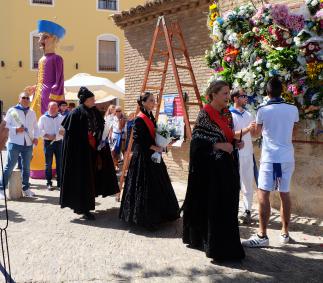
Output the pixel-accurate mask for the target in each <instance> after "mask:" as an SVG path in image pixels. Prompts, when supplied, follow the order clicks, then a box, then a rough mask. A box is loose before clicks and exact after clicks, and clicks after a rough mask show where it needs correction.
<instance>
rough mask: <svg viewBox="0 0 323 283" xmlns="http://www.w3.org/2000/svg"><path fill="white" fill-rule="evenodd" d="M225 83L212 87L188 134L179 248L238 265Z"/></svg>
mask: <svg viewBox="0 0 323 283" xmlns="http://www.w3.org/2000/svg"><path fill="white" fill-rule="evenodd" d="M229 92H230V89H229V86H228V84H227V83H226V82H223V81H215V82H212V83H211V84H210V86H209V88H208V89H207V96H208V98H209V101H210V103H209V104H207V105H206V106H205V107H204V109H202V110H201V111H200V113H199V115H198V118H197V121H196V125H195V127H194V130H193V134H192V141H191V147H190V164H189V177H188V188H187V193H186V197H185V201H184V204H183V208H182V209H183V212H184V215H183V242H184V243H185V244H188V245H189V246H190V247H192V248H197V249H201V250H204V251H205V253H206V256H207V257H210V258H213V259H214V260H240V259H242V258H244V257H245V253H244V250H243V248H242V246H241V242H240V235H239V226H238V208H239V192H240V177H239V169H238V162H237V156H234V151H233V145H234V132H233V130H232V117H231V113H230V112H229V111H228V109H227V108H226V106H227V104H228V101H229Z"/></svg>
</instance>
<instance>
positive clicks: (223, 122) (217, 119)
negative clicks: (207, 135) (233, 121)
mask: <svg viewBox="0 0 323 283" xmlns="http://www.w3.org/2000/svg"><path fill="white" fill-rule="evenodd" d="M204 110H205V111H206V113H207V114H208V115H209V117H210V119H211V121H212V122H214V123H215V124H217V125H218V126H219V127H220V128H221V130H222V131H223V133H224V135H225V137H226V138H227V141H228V142H232V141H233V138H234V134H233V131H232V129H231V128H230V126H229V119H228V118H227V117H225V116H221V114H220V112H219V111H217V110H215V109H214V108H213V107H212V106H211V105H210V104H207V105H205V106H204Z"/></svg>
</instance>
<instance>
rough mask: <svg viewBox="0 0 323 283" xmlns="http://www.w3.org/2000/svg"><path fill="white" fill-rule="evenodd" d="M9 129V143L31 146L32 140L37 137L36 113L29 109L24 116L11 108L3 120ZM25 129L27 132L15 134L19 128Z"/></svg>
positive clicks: (18, 110)
mask: <svg viewBox="0 0 323 283" xmlns="http://www.w3.org/2000/svg"><path fill="white" fill-rule="evenodd" d="M4 119H5V121H6V127H7V128H8V129H9V139H8V142H9V143H14V144H18V145H27V146H31V145H32V140H33V139H37V138H38V137H39V130H38V125H37V117H36V113H35V112H34V111H33V110H31V109H29V110H28V111H27V112H26V114H25V112H24V111H23V110H20V109H17V108H15V107H11V108H10V109H9V110H8V111H7V114H6V117H5V118H4ZM22 126H23V127H25V128H27V132H26V131H24V132H22V133H17V132H16V129H17V128H20V127H22Z"/></svg>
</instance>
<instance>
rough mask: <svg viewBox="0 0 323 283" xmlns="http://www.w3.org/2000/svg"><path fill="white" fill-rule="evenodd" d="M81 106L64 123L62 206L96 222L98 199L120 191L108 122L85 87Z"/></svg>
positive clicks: (82, 89)
mask: <svg viewBox="0 0 323 283" xmlns="http://www.w3.org/2000/svg"><path fill="white" fill-rule="evenodd" d="M78 97H79V100H80V106H79V107H77V108H75V109H74V110H73V111H72V112H71V113H70V114H69V115H68V116H67V117H66V118H65V119H64V120H63V123H62V126H63V127H64V129H65V135H64V140H63V158H62V160H63V164H62V186H61V195H60V204H61V207H62V208H64V207H70V208H71V209H73V210H74V212H75V213H77V214H83V215H84V218H85V219H88V220H94V219H95V217H94V215H93V214H91V213H90V210H94V209H95V197H97V196H99V195H102V196H103V197H106V196H109V195H114V194H116V193H117V192H119V187H118V181H117V177H116V173H115V169H114V165H113V161H112V157H111V152H110V148H109V146H106V145H105V144H104V143H102V134H103V130H104V119H103V118H102V116H101V114H100V112H99V111H98V110H97V109H96V108H95V99H94V95H93V93H92V92H90V91H89V90H88V89H87V88H85V87H81V88H80V91H79V93H78Z"/></svg>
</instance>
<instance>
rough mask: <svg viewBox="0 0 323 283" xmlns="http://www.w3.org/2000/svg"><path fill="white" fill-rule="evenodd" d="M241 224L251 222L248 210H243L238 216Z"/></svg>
mask: <svg viewBox="0 0 323 283" xmlns="http://www.w3.org/2000/svg"><path fill="white" fill-rule="evenodd" d="M240 219H241V220H242V223H243V224H250V223H251V220H252V219H251V212H250V210H245V212H244V213H243V214H242V215H241V216H240Z"/></svg>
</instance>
